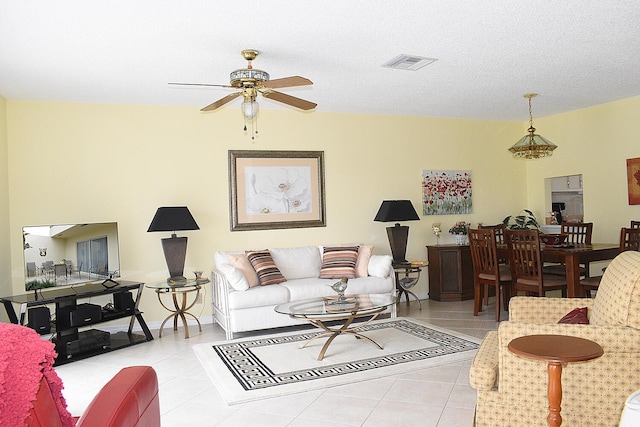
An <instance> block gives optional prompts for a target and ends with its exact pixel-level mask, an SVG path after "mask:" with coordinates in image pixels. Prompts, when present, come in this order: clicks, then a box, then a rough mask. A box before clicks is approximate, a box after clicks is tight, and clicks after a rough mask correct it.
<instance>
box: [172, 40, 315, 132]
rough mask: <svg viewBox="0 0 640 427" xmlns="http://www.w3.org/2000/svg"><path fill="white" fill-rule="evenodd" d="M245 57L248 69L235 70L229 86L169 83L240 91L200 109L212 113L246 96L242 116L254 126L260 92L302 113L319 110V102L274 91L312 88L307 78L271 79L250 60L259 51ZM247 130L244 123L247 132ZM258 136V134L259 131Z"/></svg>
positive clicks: (243, 53) (243, 55)
mask: <svg viewBox="0 0 640 427" xmlns="http://www.w3.org/2000/svg"><path fill="white" fill-rule="evenodd" d="M241 53H242V57H243V58H244V59H246V60H247V62H248V65H247V68H241V69H239V70H235V71H233V72H232V73H231V74H230V80H231V81H230V83H229V84H228V85H216V84H206V83H169V84H170V85H182V86H209V87H224V88H233V89H241V90H240V91H239V92H235V93H232V94H229V95H227V96H225V97H223V98H220V99H219V100H217V101H215V102H213V103H211V104H209V105H207V106H206V107H203V108H202V109H200V111H213V110H216V109H218V108H220V107H222V106H223V105H225V104H227V103H228V102H231V101H233V100H234V99H236V98H238V97H239V96H242V97H243V101H242V114H243V115H244V117H245V119H246V120H249V121H251V122H252V123H253V120H254V119H255V116H256V114H258V103H257V102H256V98H257V96H258V93H260V94H262V96H263V97H265V98H269V99H273V100H274V101H278V102H282V103H283V104H287V105H291V106H292V107H296V108H299V109H301V110H312V109H314V108H315V107H316V105H317V104H316V103H314V102H310V101H306V100H304V99H300V98H296V97H295V96H291V95H287V94H285V93H282V92H277V91H275V90H274V89H276V88H284V87H294V86H307V85H312V84H313V82H312V81H311V80H309V79H307V78H304V77H300V76H291V77H284V78H281V79H275V80H270V79H269V74H268V73H267V72H266V71H262V70H258V69H254V68H253V67H252V65H251V61H253V60H254V59H256V57H257V56H258V54H259V52H258V51H257V50H254V49H245V50H243V51H242V52H241ZM246 130H247V127H246V124H245V131H246ZM256 133H257V132H256Z"/></svg>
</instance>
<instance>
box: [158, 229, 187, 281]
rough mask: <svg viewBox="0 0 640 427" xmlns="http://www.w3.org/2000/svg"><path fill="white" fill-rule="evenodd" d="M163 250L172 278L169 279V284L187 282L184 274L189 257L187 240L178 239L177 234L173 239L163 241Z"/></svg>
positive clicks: (173, 235)
mask: <svg viewBox="0 0 640 427" xmlns="http://www.w3.org/2000/svg"><path fill="white" fill-rule="evenodd" d="M162 249H163V250H164V259H165V261H167V268H169V275H170V276H171V277H169V278H168V279H167V283H169V282H180V281H186V280H187V279H186V277H184V276H183V272H184V261H185V259H186V257H187V238H186V237H176V235H175V234H172V235H171V237H169V238H167V239H162Z"/></svg>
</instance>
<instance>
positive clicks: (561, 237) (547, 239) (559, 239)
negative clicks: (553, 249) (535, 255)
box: [540, 234, 568, 245]
mask: <svg viewBox="0 0 640 427" xmlns="http://www.w3.org/2000/svg"><path fill="white" fill-rule="evenodd" d="M567 237H568V236H567V235H566V234H540V243H544V244H545V245H562V244H564V242H566V241H567Z"/></svg>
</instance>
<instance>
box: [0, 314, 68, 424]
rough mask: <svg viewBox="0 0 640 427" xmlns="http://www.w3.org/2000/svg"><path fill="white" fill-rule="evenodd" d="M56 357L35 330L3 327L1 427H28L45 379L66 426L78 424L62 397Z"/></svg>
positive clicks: (0, 345)
mask: <svg viewBox="0 0 640 427" xmlns="http://www.w3.org/2000/svg"><path fill="white" fill-rule="evenodd" d="M55 357H56V352H55V351H54V349H53V344H52V343H50V342H49V341H45V340H42V339H41V338H40V336H39V335H38V334H37V333H36V332H35V331H34V330H33V329H30V328H27V327H24V326H19V325H14V324H9V323H0V426H21V425H25V421H26V419H27V417H28V415H29V410H30V409H31V408H32V407H33V404H34V400H35V397H36V393H37V392H38V387H39V384H40V380H41V378H42V376H43V375H44V377H45V378H46V380H47V382H48V383H49V387H50V388H51V392H52V394H53V397H54V399H55V403H56V407H57V409H58V413H59V414H60V419H61V421H62V425H63V426H73V425H74V424H75V423H74V421H73V418H72V417H71V415H70V414H69V412H68V411H67V403H66V402H65V400H64V397H62V381H60V378H59V377H58V375H57V374H56V373H55V371H54V370H53V362H54V359H55Z"/></svg>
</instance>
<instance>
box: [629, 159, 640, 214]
mask: <svg viewBox="0 0 640 427" xmlns="http://www.w3.org/2000/svg"><path fill="white" fill-rule="evenodd" d="M627 192H628V194H629V204H630V205H640V157H635V158H633V159H627Z"/></svg>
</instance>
